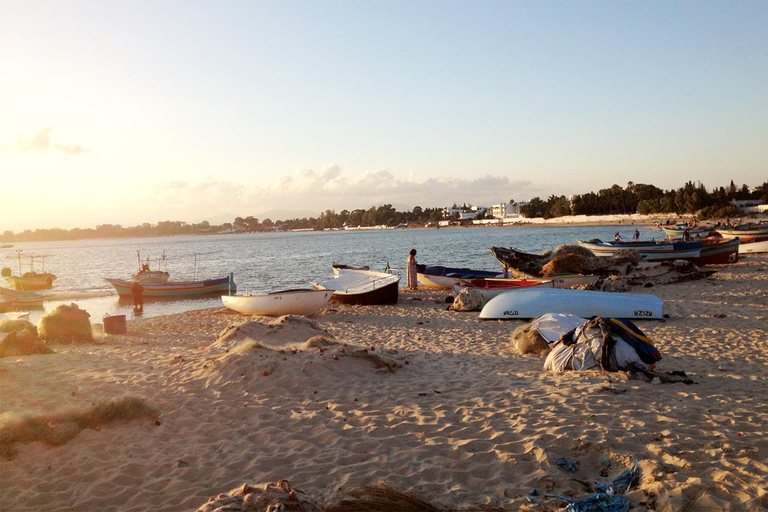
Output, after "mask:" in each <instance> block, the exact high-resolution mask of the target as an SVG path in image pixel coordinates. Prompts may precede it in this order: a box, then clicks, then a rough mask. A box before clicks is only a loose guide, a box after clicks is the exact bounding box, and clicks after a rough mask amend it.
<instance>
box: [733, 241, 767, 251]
mask: <svg viewBox="0 0 768 512" xmlns="http://www.w3.org/2000/svg"><path fill="white" fill-rule="evenodd" d="M758 252H768V240H763V241H762V242H752V243H751V244H739V254H752V253H758Z"/></svg>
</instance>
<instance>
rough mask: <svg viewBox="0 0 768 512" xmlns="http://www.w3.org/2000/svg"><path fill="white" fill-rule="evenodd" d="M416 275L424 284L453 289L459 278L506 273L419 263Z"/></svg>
mask: <svg viewBox="0 0 768 512" xmlns="http://www.w3.org/2000/svg"><path fill="white" fill-rule="evenodd" d="M416 277H417V279H418V280H419V282H420V283H421V284H423V285H424V286H428V287H430V288H442V289H445V290H453V287H454V286H456V285H457V284H459V280H461V279H464V280H467V279H482V278H486V277H504V274H501V273H499V272H492V271H489V270H473V269H471V268H456V267H443V266H442V265H434V266H432V265H418V266H417V273H416Z"/></svg>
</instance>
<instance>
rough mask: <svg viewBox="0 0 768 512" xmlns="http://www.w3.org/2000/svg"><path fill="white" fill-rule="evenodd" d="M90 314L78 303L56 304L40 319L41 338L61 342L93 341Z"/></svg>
mask: <svg viewBox="0 0 768 512" xmlns="http://www.w3.org/2000/svg"><path fill="white" fill-rule="evenodd" d="M90 316H91V315H90V314H89V313H88V312H87V311H85V310H82V309H80V308H79V307H78V305H77V304H70V305H66V304H61V305H59V306H56V309H54V310H53V311H51V312H50V313H48V314H47V315H45V316H44V317H43V318H42V319H41V320H40V328H39V329H38V330H39V334H40V338H42V339H44V340H45V341H49V342H55V343H61V344H71V343H72V344H73V343H92V342H93V331H92V330H91V322H90V320H88V319H89V318H90Z"/></svg>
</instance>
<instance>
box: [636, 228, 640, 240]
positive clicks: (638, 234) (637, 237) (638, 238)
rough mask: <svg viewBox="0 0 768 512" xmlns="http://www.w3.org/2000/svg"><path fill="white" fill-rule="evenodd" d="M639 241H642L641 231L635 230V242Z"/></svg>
mask: <svg viewBox="0 0 768 512" xmlns="http://www.w3.org/2000/svg"><path fill="white" fill-rule="evenodd" d="M639 241H640V231H638V230H637V228H635V242H639Z"/></svg>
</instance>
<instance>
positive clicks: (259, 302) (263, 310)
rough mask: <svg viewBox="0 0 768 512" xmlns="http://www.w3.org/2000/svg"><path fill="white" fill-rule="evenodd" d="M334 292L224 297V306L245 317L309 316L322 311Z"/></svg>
mask: <svg viewBox="0 0 768 512" xmlns="http://www.w3.org/2000/svg"><path fill="white" fill-rule="evenodd" d="M332 295H333V291H332V290H285V291H281V292H274V293H268V294H266V295H222V296H221V301H222V302H223V303H224V306H226V307H228V308H229V309H232V310H234V311H237V312H238V313H242V314H244V315H260V316H283V315H303V316H309V315H311V314H313V313H316V312H318V311H319V310H320V309H322V308H323V307H324V306H325V305H326V304H327V303H328V301H329V300H331V296H332Z"/></svg>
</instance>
